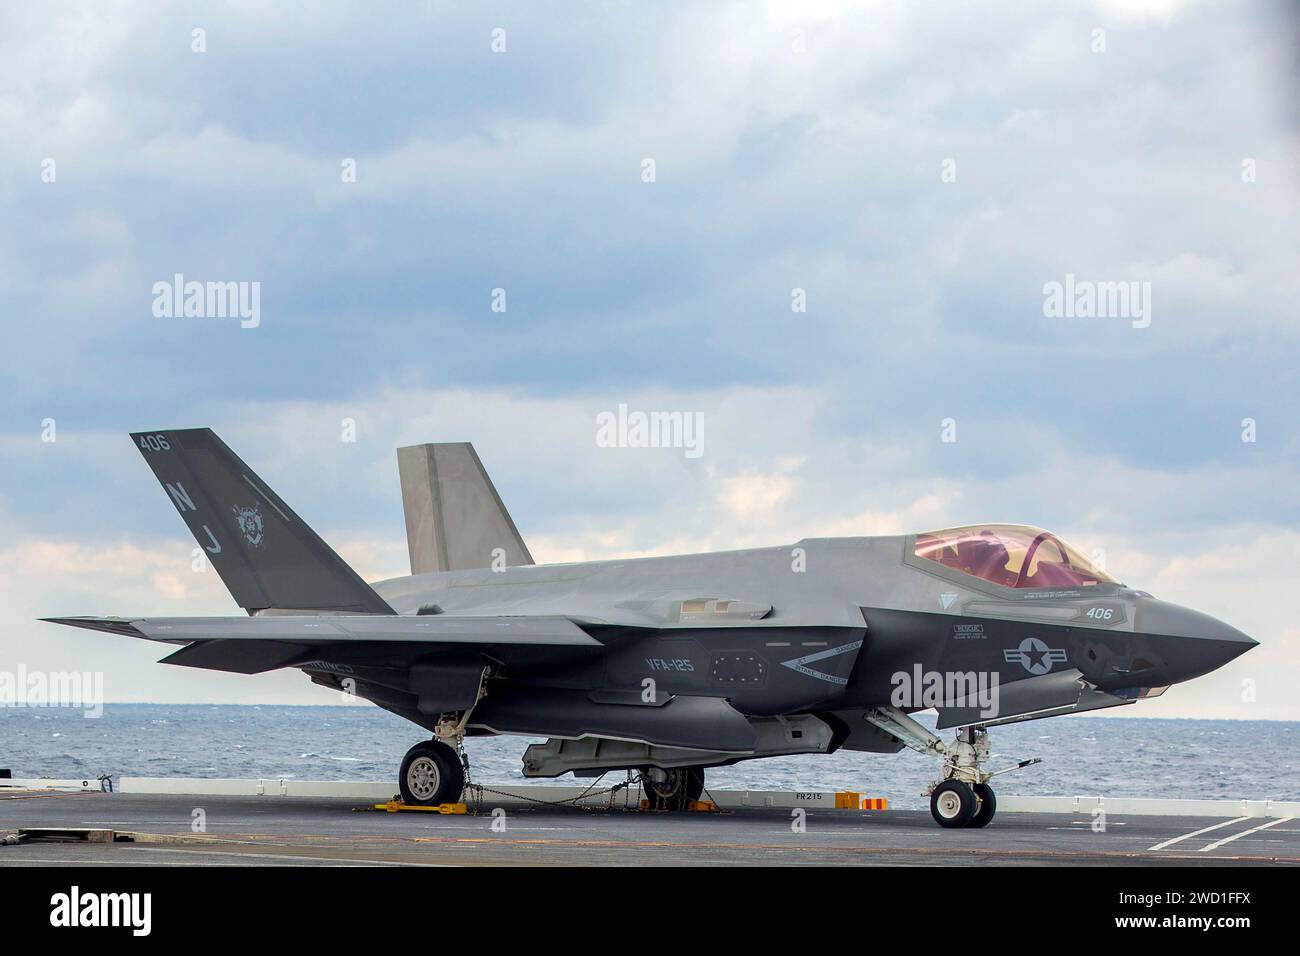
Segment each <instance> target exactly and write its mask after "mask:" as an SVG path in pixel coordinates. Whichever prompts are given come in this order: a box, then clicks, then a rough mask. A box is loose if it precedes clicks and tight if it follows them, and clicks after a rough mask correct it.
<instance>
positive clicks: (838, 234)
mask: <svg viewBox="0 0 1300 956" xmlns="http://www.w3.org/2000/svg"><path fill="white" fill-rule="evenodd" d="M1286 11H1287V5H1286V4H1283V3H1270V2H1254V3H1237V2H1210V0H1206V2H1194V0H1188V2H1180V0H1153V2H1148V3H1142V2H1132V3H1130V2H1120V0H1105V2H1084V0H1077V2H1069V3H1060V4H1051V5H1042V6H1039V5H1030V4H1023V3H1017V2H1008V3H980V4H966V3H958V2H939V3H902V2H899V3H861V4H853V3H842V4H841V3H834V2H805V3H798V4H794V3H791V4H772V3H768V4H765V3H753V4H740V3H736V4H710V3H680V4H638V3H603V4H578V3H560V4H549V5H536V4H524V3H516V4H504V3H473V4H469V3H467V4H444V3H437V2H433V3H416V2H411V3H393V4H386V3H374V2H371V3H364V4H361V3H357V4H345V3H331V4H323V5H316V4H288V3H276V4H261V3H252V2H243V3H223V4H204V3H189V4H185V5H177V4H157V5H154V4H149V3H138V2H133V3H122V4H116V3H108V2H94V3H91V2H86V3H58V2H51V3H42V4H26V5H23V4H6V5H5V6H4V8H3V10H2V11H0V314H2V315H3V316H4V332H5V338H4V344H5V351H6V355H5V357H4V360H3V362H0V394H2V395H3V400H2V401H3V405H2V409H3V414H2V417H0V598H2V606H0V624H3V627H2V628H0V670H10V671H12V670H15V669H16V668H17V667H18V666H19V665H22V666H25V667H27V668H29V669H45V670H102V671H103V672H104V675H105V677H104V680H105V692H106V696H107V697H108V699H109V700H117V701H126V700H155V701H219V702H223V701H224V702H253V701H280V702H291V703H299V702H303V703H306V702H318V703H329V702H331V701H332V700H333V695H331V694H328V693H326V692H325V691H322V690H320V689H317V688H313V687H311V686H310V685H309V684H308V683H307V682H306V680H305V678H303V677H302V676H301V675H298V674H296V673H294V674H275V675H267V676H262V677H256V678H247V677H232V676H225V675H213V674H208V673H204V672H199V671H190V670H187V669H184V668H171V667H160V666H158V665H156V664H154V663H153V662H154V661H155V660H156V659H157V658H158V657H159V656H161V654H160V653H159V651H158V648H157V647H156V646H154V645H149V644H147V643H144V642H132V641H125V640H122V641H119V640H115V639H113V638H110V637H107V636H102V635H95V634H91V633H89V632H76V631H71V630H68V629H62V628H57V627H55V626H52V625H45V624H39V623H36V622H35V621H34V618H36V617H38V616H41V615H52V614H144V613H148V614H155V615H165V614H183V613H186V614H187V613H196V614H204V613H205V614H225V613H238V609H237V608H236V607H235V605H234V603H233V601H231V599H230V598H229V596H228V595H227V594H226V592H225V590H224V588H223V587H222V586H221V584H220V582H219V580H217V579H216V577H215V575H213V574H211V573H209V574H195V573H193V572H191V570H190V549H191V548H192V547H193V542H192V540H191V539H190V538H189V537H188V534H187V533H186V532H185V529H184V527H183V525H182V523H181V522H180V521H179V520H178V518H177V516H176V514H175V511H174V509H173V508H172V507H171V506H170V505H169V504H168V502H167V500H166V498H165V496H164V495H163V493H162V491H161V489H159V487H158V485H157V484H156V482H155V481H154V479H153V478H152V476H151V474H150V473H149V470H148V468H147V466H146V465H145V463H144V462H143V460H142V459H141V457H140V455H139V454H138V452H136V451H135V450H133V448H132V446H131V444H130V441H129V439H128V438H127V437H126V433H127V431H129V430H137V429H147V428H151V427H187V426H201V425H210V426H212V427H214V428H216V429H217V430H218V432H219V433H220V434H221V435H222V436H223V437H224V438H225V440H226V441H227V442H228V443H229V444H230V445H232V447H234V448H235V449H236V450H237V451H238V452H239V453H240V454H241V456H242V457H244V458H245V459H246V460H247V461H249V463H250V464H252V465H253V466H254V467H255V468H256V469H257V470H258V471H259V472H260V473H261V474H262V475H263V477H265V478H266V480H267V481H268V482H269V483H270V484H272V485H273V486H274V487H275V488H276V490H277V491H279V493H280V494H281V495H282V496H283V497H284V498H286V499H287V500H288V501H289V502H290V503H291V504H292V505H293V506H294V507H295V509H296V510H297V511H299V513H301V514H302V515H303V517H304V518H306V519H307V520H308V521H309V522H310V523H311V524H312V525H313V526H314V527H316V528H317V530H319V531H320V532H321V534H322V535H323V536H324V537H325V538H326V539H327V540H328V541H329V542H330V543H331V544H333V545H334V546H335V547H336V549H337V550H338V551H339V552H340V553H341V554H342V555H343V556H344V558H345V559H347V560H348V561H349V562H350V563H352V564H353V565H354V566H355V567H356V568H357V569H358V571H359V572H360V573H361V574H362V575H363V576H365V577H367V578H371V579H374V578H379V577H386V576H392V575H397V574H402V573H405V572H406V570H407V565H406V550H405V544H404V537H403V535H404V529H403V524H402V514H401V501H400V496H399V490H398V484H397V467H396V458H395V455H394V452H393V449H394V447H395V446H396V445H399V444H407V443H413V442H419V441H435V440H438V441H463V440H470V441H473V442H474V443H475V445H476V446H477V448H478V449H479V452H480V455H481V456H482V458H483V460H484V462H485V464H486V466H487V467H488V469H489V471H490V472H491V474H492V475H493V478H494V479H495V481H496V483H497V486H498V489H499V490H500V492H501V494H502V496H503V498H504V499H505V501H506V503H507V505H508V506H509V508H510V509H511V511H512V513H513V514H514V516H515V519H516V521H517V523H518V524H519V526H520V530H521V531H522V533H523V534H524V536H525V539H526V540H527V541H528V543H529V545H530V547H531V548H532V551H533V554H534V556H536V557H537V558H538V560H539V561H567V560H577V559H583V558H604V557H614V556H619V555H642V554H667V553H675V552H682V551H696V550H704V549H725V548H731V547H746V546H755V545H764V544H783V543H788V542H791V541H794V540H797V539H799V538H801V537H806V536H818V535H839V534H871V533H888V532H902V531H909V530H925V529H928V528H932V527H942V526H945V525H951V524H957V523H966V522H976V521H997V520H1003V521H1018V522H1025V523H1032V524H1039V525H1043V526H1046V527H1049V528H1052V529H1054V530H1056V531H1057V532H1058V533H1060V534H1062V535H1063V536H1064V537H1066V538H1067V540H1072V541H1074V542H1076V543H1078V544H1079V545H1080V546H1082V547H1083V548H1084V549H1085V550H1092V549H1104V551H1105V554H1106V561H1107V565H1108V567H1109V568H1110V570H1111V571H1112V573H1114V574H1116V575H1117V576H1119V577H1121V578H1122V579H1124V580H1126V581H1127V582H1128V583H1130V584H1132V585H1134V586H1138V587H1142V588H1145V589H1147V590H1149V591H1152V592H1153V593H1155V594H1156V595H1157V596H1159V597H1163V598H1167V599H1169V600H1173V601H1178V602H1181V603H1187V604H1191V605H1193V606H1195V607H1197V608H1199V609H1202V610H1205V611H1207V612H1210V613H1213V614H1215V615H1217V616H1220V617H1223V618H1224V619H1226V620H1228V621H1229V622H1231V623H1233V624H1234V625H1236V626H1238V627H1240V628H1241V629H1242V630H1245V631H1246V632H1247V633H1250V634H1251V635H1252V636H1254V637H1256V638H1257V639H1259V640H1260V641H1261V642H1262V644H1263V646H1261V647H1260V648H1259V649H1257V650H1255V651H1252V652H1251V653H1250V654H1248V655H1246V656H1245V657H1243V658H1240V659H1239V660H1238V661H1236V662H1234V663H1233V664H1232V665H1230V666H1228V667H1226V668H1224V669H1223V670H1221V671H1219V672H1217V673H1216V674H1214V675H1212V676H1210V677H1208V678H1204V679H1202V680H1199V681H1197V682H1194V683H1192V684H1188V685H1184V686H1181V687H1176V688H1175V689H1174V690H1172V691H1170V692H1169V693H1168V694H1167V695H1166V696H1165V697H1164V698H1162V699H1161V700H1159V701H1156V702H1152V703H1151V704H1149V705H1144V711H1143V712H1144V713H1147V714H1150V715H1156V716H1222V717H1241V718H1282V719H1285V718H1289V719H1297V718H1300V707H1297V704H1296V694H1295V690H1294V688H1295V687H1296V686H1300V623H1298V622H1300V618H1298V616H1297V604H1296V601H1297V598H1298V597H1300V436H1298V434H1297V422H1296V417H1297V412H1298V410H1300V386H1298V385H1297V381H1296V379H1297V376H1296V369H1297V367H1298V366H1300V312H1298V309H1297V303H1298V302H1300V270H1298V269H1297V252H1298V251H1300V200H1298V196H1300V169H1298V165H1297V157H1298V156H1300V142H1298V139H1297V128H1298V126H1300V122H1298V112H1297V106H1298V104H1297V99H1296V93H1295V91H1296V90H1297V89H1298V88H1300V75H1298V74H1300V70H1298V69H1297V63H1296V55H1295V49H1296V47H1297V42H1296V41H1297V31H1296V18H1295V17H1294V16H1293V15H1292V14H1289V13H1287V12H1286ZM196 30H201V31H203V32H202V33H199V34H197V35H196V33H195V31H196ZM494 31H504V32H494ZM503 43H504V50H500V51H499V48H500V47H501V45H502V44H503ZM494 45H495V46H496V47H497V48H498V50H494ZM196 46H199V47H202V48H203V50H202V51H201V52H196V50H195V47H196ZM646 160H653V170H654V176H653V181H650V182H647V181H646V179H647V177H646V175H645V170H646V168H647V166H646ZM349 161H351V163H353V164H355V170H356V176H355V181H354V182H352V181H346V180H348V179H350V178H351V177H348V176H346V175H345V171H346V169H347V168H349ZM177 273H181V274H183V275H184V276H185V277H186V278H189V279H197V280H200V281H206V280H220V281H233V282H258V283H260V284H261V285H260V288H261V312H260V324H259V325H258V326H257V327H256V328H241V327H240V324H239V322H238V321H237V320H231V319H198V318H183V317H182V318H157V317H155V316H154V314H153V309H152V306H153V304H154V299H153V293H152V288H153V285H154V283H155V282H159V281H170V280H171V278H172V276H174V275H175V274H177ZM1067 274H1070V275H1073V276H1075V277H1076V278H1077V279H1078V280H1082V281H1088V282H1136V283H1150V286H1149V288H1150V290H1151V299H1150V313H1149V319H1150V323H1149V326H1147V327H1145V328H1143V327H1135V326H1140V325H1141V324H1143V323H1140V322H1135V321H1133V320H1131V319H1130V318H1127V317H1124V316H1118V317H1106V318H1054V317H1048V316H1046V315H1045V314H1044V285H1045V284H1046V283H1050V282H1053V281H1060V282H1063V281H1064V280H1065V276H1066V275H1067ZM494 289H504V290H505V292H506V303H507V306H506V310H505V311H504V312H500V311H493V309H492V301H493V300H492V295H493V290H494ZM796 289H802V290H805V294H806V302H807V308H806V311H803V312H796V311H793V310H792V292H793V290H796ZM620 403H626V404H628V405H629V406H630V407H632V408H634V409H646V410H653V409H659V410H682V411H693V412H700V413H702V415H703V416H704V423H705V426H704V445H703V450H704V453H703V455H701V456H700V457H699V458H696V459H689V458H687V457H685V456H684V455H683V454H682V452H681V451H680V450H671V449H666V450H660V449H653V450H651V449H606V448H599V447H597V445H596V442H595V418H596V416H597V415H598V414H599V413H600V412H602V411H608V410H612V409H615V408H616V407H617V406H618V405H619V404H620ZM345 418H351V419H354V420H355V421H356V422H357V440H356V441H355V442H351V443H349V442H344V441H341V440H340V436H341V426H340V423H341V421H342V420H343V419H345ZM47 419H52V420H53V422H54V427H55V433H54V437H56V440H55V441H44V440H43V437H46V438H48V437H50V435H49V429H48V427H45V426H43V422H45V421H46V420H47ZM945 419H953V420H954V421H955V428H956V437H957V440H956V441H955V442H945V441H943V440H942V423H943V422H944V420H945ZM1244 419H1251V420H1253V422H1254V423H1255V424H1254V428H1255V435H1254V437H1255V439H1256V440H1255V441H1249V442H1248V441H1243V440H1242V438H1243V420H1244ZM1243 681H1254V682H1255V688H1256V699H1255V700H1253V701H1251V700H1243V693H1242V686H1243ZM1130 713H1132V711H1130Z"/></svg>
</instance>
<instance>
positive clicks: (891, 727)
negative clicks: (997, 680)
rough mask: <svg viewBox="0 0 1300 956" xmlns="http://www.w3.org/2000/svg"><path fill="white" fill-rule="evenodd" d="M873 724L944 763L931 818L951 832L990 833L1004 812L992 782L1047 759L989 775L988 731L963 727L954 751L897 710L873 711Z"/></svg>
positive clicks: (869, 718) (870, 718) (932, 790)
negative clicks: (977, 830)
mask: <svg viewBox="0 0 1300 956" xmlns="http://www.w3.org/2000/svg"><path fill="white" fill-rule="evenodd" d="M865 716H866V720H867V722H868V723H871V724H873V725H874V726H876V727H879V728H880V729H882V730H884V731H886V732H887V733H889V734H890V735H892V736H893V737H895V738H897V739H898V740H899V741H900V742H901V743H902V744H903V745H904V746H907V747H910V748H911V749H912V750H915V751H917V752H918V753H923V754H937V755H939V756H942V757H943V776H942V777H940V778H939V779H938V780H937V781H935V782H934V783H933V784H931V785H930V787H929V788H928V789H927V791H926V792H927V793H928V794H929V796H930V815H931V816H932V817H934V821H935V822H936V823H937V824H939V826H941V827H944V828H945V829H956V828H958V827H976V828H978V827H986V826H988V825H989V823H990V821H992V819H993V816H994V814H996V813H997V810H998V801H997V797H996V796H994V793H993V788H992V787H990V786H989V781H990V780H992V779H993V778H994V777H996V776H998V775H999V774H1004V773H1007V772H1009V771H1011V770H1019V769H1020V768H1021V767H1028V766H1031V765H1033V764H1036V763H1041V762H1042V758H1040V757H1034V758H1033V759H1032V760H1022V761H1020V762H1019V763H1017V764H1014V765H1012V766H1010V767H1004V768H1002V769H1001V770H993V771H988V770H985V769H984V766H983V765H984V763H985V762H986V761H987V760H988V759H989V732H988V731H987V730H986V729H984V728H983V727H961V728H959V729H958V731H957V739H956V740H954V741H953V742H952V743H951V744H950V745H945V744H944V742H943V741H942V740H940V739H939V738H938V736H936V735H935V734H934V733H932V732H931V731H930V730H929V729H928V728H927V727H925V726H924V725H922V724H919V723H917V722H916V721H915V720H914V719H912V718H911V717H909V716H908V715H907V714H906V713H904V712H903V711H902V710H899V709H898V708H896V707H888V708H878V709H876V710H871V711H868V712H867V714H866V715H865Z"/></svg>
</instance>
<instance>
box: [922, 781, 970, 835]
mask: <svg viewBox="0 0 1300 956" xmlns="http://www.w3.org/2000/svg"><path fill="white" fill-rule="evenodd" d="M975 810H976V806H975V791H973V790H972V789H971V788H970V786H969V785H967V784H964V783H962V782H961V781H960V780H945V781H944V782H943V783H941V784H939V786H937V787H935V788H934V790H932V791H931V792H930V815H931V816H932V817H934V822H935V823H937V824H939V826H941V827H945V828H947V829H955V828H957V827H964V826H966V825H967V824H968V823H970V820H971V817H973V816H975Z"/></svg>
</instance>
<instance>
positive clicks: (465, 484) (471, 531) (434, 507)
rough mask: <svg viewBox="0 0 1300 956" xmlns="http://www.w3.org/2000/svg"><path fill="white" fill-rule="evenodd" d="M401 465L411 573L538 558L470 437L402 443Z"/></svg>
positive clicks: (476, 566) (528, 562)
mask: <svg viewBox="0 0 1300 956" xmlns="http://www.w3.org/2000/svg"><path fill="white" fill-rule="evenodd" d="M397 468H398V472H399V473H400V475H401V479H402V509H403V510H404V511H405V512H406V547H407V550H408V551H409V552H410V555H411V573H412V574H427V573H429V572H431V571H464V570H466V569H469V568H487V567H492V566H493V561H494V559H496V560H497V562H498V563H504V564H505V565H507V566H515V565H522V564H532V563H533V556H532V555H531V554H529V553H528V546H527V545H525V544H524V539H523V538H521V537H520V536H519V530H518V529H517V528H516V527H515V523H514V521H512V520H511V518H510V514H509V512H507V511H506V508H505V505H503V504H502V503H501V498H500V496H499V495H498V494H497V490H496V488H494V487H493V486H492V479H491V478H489V477H488V475H487V472H486V471H484V469H483V463H482V462H481V461H479V457H478V454H477V453H476V452H475V451H474V446H473V445H471V444H470V443H469V442H438V443H431V444H425V445H408V446H406V447H405V448H399V449H397Z"/></svg>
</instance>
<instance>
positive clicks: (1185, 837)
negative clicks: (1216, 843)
mask: <svg viewBox="0 0 1300 956" xmlns="http://www.w3.org/2000/svg"><path fill="white" fill-rule="evenodd" d="M1252 819H1254V818H1253V817H1237V819H1235V820H1224V821H1223V822H1222V823H1216V824H1214V825H1213V826H1208V827H1201V828H1200V829H1199V830H1193V831H1192V832H1191V833H1184V834H1183V835H1182V836H1176V837H1174V838H1173V839H1172V840H1166V841H1165V842H1164V843H1157V844H1156V845H1155V846H1153V847H1151V848H1150V849H1152V850H1163V849H1164V848H1165V847H1167V846H1173V845H1174V844H1175V843H1181V842H1182V841H1183V840H1190V839H1191V838H1192V837H1195V836H1200V835H1201V834H1202V833H1209V832H1210V831H1211V830H1218V829H1219V828H1220V827H1226V826H1230V825H1231V824H1233V823H1242V822H1244V821H1246V820H1252Z"/></svg>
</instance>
